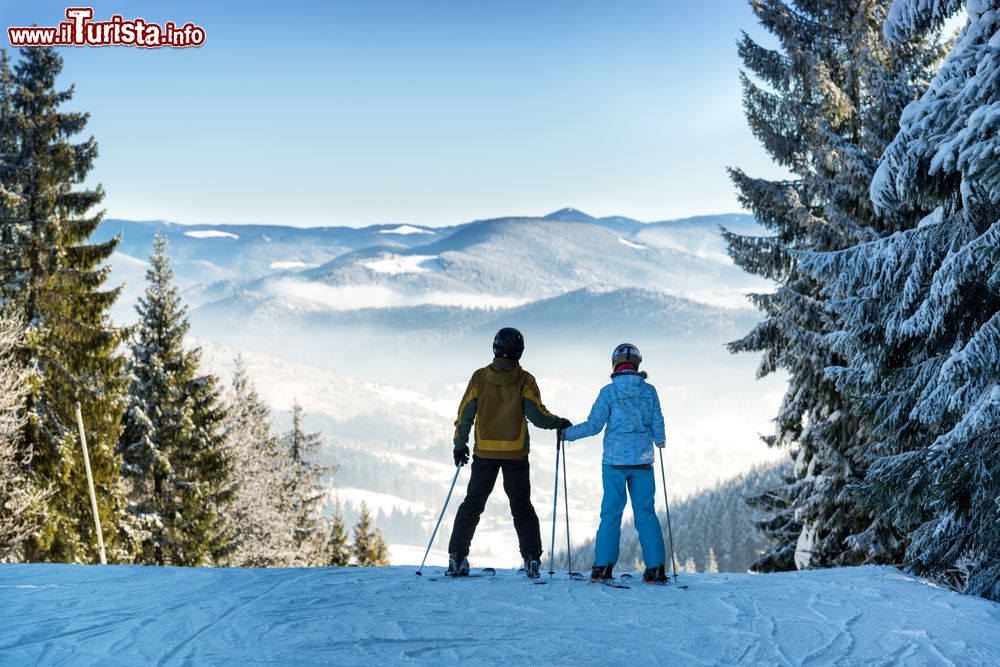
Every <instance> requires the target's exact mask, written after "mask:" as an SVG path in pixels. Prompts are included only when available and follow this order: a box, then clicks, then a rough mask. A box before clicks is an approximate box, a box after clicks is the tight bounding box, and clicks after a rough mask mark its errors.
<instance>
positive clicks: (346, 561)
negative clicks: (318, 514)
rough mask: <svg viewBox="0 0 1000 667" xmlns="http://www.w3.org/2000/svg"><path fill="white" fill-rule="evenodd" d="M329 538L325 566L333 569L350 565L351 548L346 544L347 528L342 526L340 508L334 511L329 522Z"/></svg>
mask: <svg viewBox="0 0 1000 667" xmlns="http://www.w3.org/2000/svg"><path fill="white" fill-rule="evenodd" d="M328 533H329V537H328V538H327V542H326V564H327V565H330V566H333V567H345V566H347V565H350V564H351V547H350V545H349V544H348V543H347V527H346V526H345V525H344V515H343V514H341V512H340V507H339V506H338V507H337V509H336V513H335V514H334V515H333V520H332V521H331V522H330V528H329V531H328Z"/></svg>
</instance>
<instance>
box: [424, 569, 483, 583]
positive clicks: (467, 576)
mask: <svg viewBox="0 0 1000 667" xmlns="http://www.w3.org/2000/svg"><path fill="white" fill-rule="evenodd" d="M496 573H497V571H496V570H494V569H493V568H492V567H484V568H483V569H481V570H479V571H478V572H470V573H469V574H465V575H462V576H460V577H456V576H452V575H450V574H448V573H447V572H442V573H441V574H440V575H439V576H437V577H428V578H427V581H441V580H442V579H481V578H483V577H494V576H496Z"/></svg>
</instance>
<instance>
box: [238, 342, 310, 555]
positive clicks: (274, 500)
mask: <svg viewBox="0 0 1000 667" xmlns="http://www.w3.org/2000/svg"><path fill="white" fill-rule="evenodd" d="M227 404H228V410H227V412H228V415H227V417H226V441H227V447H228V449H229V452H230V456H231V457H232V461H233V487H232V491H233V502H232V505H231V506H230V507H229V510H228V511H229V523H230V526H231V527H232V529H233V531H234V533H235V535H236V543H235V547H234V549H233V550H232V552H231V553H230V554H229V556H228V558H227V562H228V564H229V565H232V566H235V567H287V566H292V565H295V564H296V563H297V560H296V559H297V554H296V548H295V522H294V520H293V517H292V516H291V515H290V513H289V511H288V503H287V502H286V499H285V495H284V494H285V482H286V479H287V469H288V458H287V457H286V456H284V454H283V451H282V447H281V444H280V442H279V438H278V437H277V436H275V435H274V434H273V433H272V431H271V421H270V418H271V411H270V410H269V409H268V407H267V405H266V404H265V403H264V401H263V399H261V397H260V395H259V394H258V393H257V390H256V388H255V387H254V386H253V383H252V382H251V380H250V376H249V375H248V374H247V370H246V365H245V363H244V362H243V360H242V358H237V359H236V364H235V370H234V372H233V379H232V383H231V385H230V391H229V395H228V397H227Z"/></svg>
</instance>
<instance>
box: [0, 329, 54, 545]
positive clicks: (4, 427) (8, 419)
mask: <svg viewBox="0 0 1000 667" xmlns="http://www.w3.org/2000/svg"><path fill="white" fill-rule="evenodd" d="M23 335H24V327H23V325H22V324H21V322H20V321H18V320H17V319H16V318H15V317H12V316H11V315H10V314H9V313H7V312H3V311H0V510H2V511H0V562H4V561H7V560H19V558H18V551H19V548H20V546H21V543H22V542H23V541H24V540H25V539H26V538H27V537H28V536H29V535H31V534H32V533H34V532H35V531H36V530H37V529H38V523H39V516H38V510H39V505H40V504H41V501H42V500H43V498H44V494H42V493H41V492H40V491H39V490H38V489H36V488H34V487H33V485H32V484H31V481H30V479H29V477H28V474H27V469H28V465H29V464H30V463H31V460H30V452H25V451H24V450H23V449H19V448H18V438H19V437H20V435H21V430H22V429H23V428H24V418H25V417H24V399H25V395H26V393H27V392H26V387H25V383H24V376H25V374H26V373H25V371H24V369H23V368H22V367H21V365H20V364H19V363H18V360H17V353H18V351H19V347H20V345H21V339H22V337H23Z"/></svg>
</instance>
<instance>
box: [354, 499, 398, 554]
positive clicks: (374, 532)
mask: <svg viewBox="0 0 1000 667" xmlns="http://www.w3.org/2000/svg"><path fill="white" fill-rule="evenodd" d="M353 549H354V560H355V562H357V564H358V565H360V566H361V567H381V566H384V565H388V564H389V548H388V547H387V546H386V544H385V540H384V539H383V538H382V531H381V530H379V529H378V528H374V527H373V526H372V515H371V511H369V509H368V505H367V504H366V503H364V502H362V503H361V515H360V517H359V518H358V523H357V524H356V525H355V526H354V547H353Z"/></svg>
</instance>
